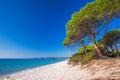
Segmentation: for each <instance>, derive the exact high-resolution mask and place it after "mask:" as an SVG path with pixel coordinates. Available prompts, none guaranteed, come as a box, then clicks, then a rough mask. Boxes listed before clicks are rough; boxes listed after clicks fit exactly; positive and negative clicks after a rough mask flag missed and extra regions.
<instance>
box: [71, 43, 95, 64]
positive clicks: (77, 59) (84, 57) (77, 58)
mask: <svg viewBox="0 0 120 80" xmlns="http://www.w3.org/2000/svg"><path fill="white" fill-rule="evenodd" d="M86 51H87V53H86V54H85V53H84V48H80V49H79V50H78V53H76V54H74V55H73V56H72V57H70V60H69V63H73V64H78V63H81V64H82V65H84V64H87V63H88V62H89V61H91V60H92V59H95V58H97V54H96V50H95V48H94V46H93V45H91V46H89V45H88V46H86Z"/></svg>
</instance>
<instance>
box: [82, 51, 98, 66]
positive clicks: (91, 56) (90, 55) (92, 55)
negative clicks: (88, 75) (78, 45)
mask: <svg viewBox="0 0 120 80" xmlns="http://www.w3.org/2000/svg"><path fill="white" fill-rule="evenodd" d="M96 58H97V54H96V53H95V52H94V51H91V52H88V53H87V54H86V55H85V56H84V57H83V58H82V60H81V64H82V65H85V64H87V63H88V62H89V61H91V60H93V59H96Z"/></svg>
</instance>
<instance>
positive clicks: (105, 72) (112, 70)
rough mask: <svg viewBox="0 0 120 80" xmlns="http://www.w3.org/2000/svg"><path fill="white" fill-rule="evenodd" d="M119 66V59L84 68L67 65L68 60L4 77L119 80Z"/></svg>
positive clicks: (53, 79)
mask: <svg viewBox="0 0 120 80" xmlns="http://www.w3.org/2000/svg"><path fill="white" fill-rule="evenodd" d="M119 66H120V59H106V60H93V61H91V62H89V63H88V64H87V65H84V66H80V65H76V66H73V65H68V60H65V61H61V62H57V63H53V64H49V65H46V66H40V67H37V68H33V69H28V70H23V71H20V72H16V73H13V74H10V75H7V76H5V77H9V78H11V80H97V79H98V80H109V79H111V80H120V68H119ZM5 77H4V78H5ZM4 78H3V77H2V78H0V80H4Z"/></svg>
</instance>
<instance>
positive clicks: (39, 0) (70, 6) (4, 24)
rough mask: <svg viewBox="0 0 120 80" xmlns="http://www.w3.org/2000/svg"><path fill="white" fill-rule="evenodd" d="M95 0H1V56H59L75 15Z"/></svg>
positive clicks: (66, 51)
mask: <svg viewBox="0 0 120 80" xmlns="http://www.w3.org/2000/svg"><path fill="white" fill-rule="evenodd" d="M91 1H94V0H0V58H31V57H53V56H54V57H56V56H57V57H59V56H70V55H72V54H73V52H71V51H70V50H69V49H66V48H65V47H63V46H62V41H63V40H64V38H65V24H66V23H67V21H68V20H69V19H70V18H71V14H73V13H74V12H75V11H79V10H80V8H81V7H83V6H85V4H86V3H87V2H91Z"/></svg>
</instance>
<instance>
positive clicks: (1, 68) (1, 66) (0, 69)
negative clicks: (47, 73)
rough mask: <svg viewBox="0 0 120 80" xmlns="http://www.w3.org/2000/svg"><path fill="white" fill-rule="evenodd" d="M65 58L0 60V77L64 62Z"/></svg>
mask: <svg viewBox="0 0 120 80" xmlns="http://www.w3.org/2000/svg"><path fill="white" fill-rule="evenodd" d="M65 59H66V58H40V59H0V76H3V75H7V74H11V73H14V72H18V71H21V70H25V69H31V68H35V67H39V66H44V65H48V64H52V63H56V62H60V61H63V60H65Z"/></svg>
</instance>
